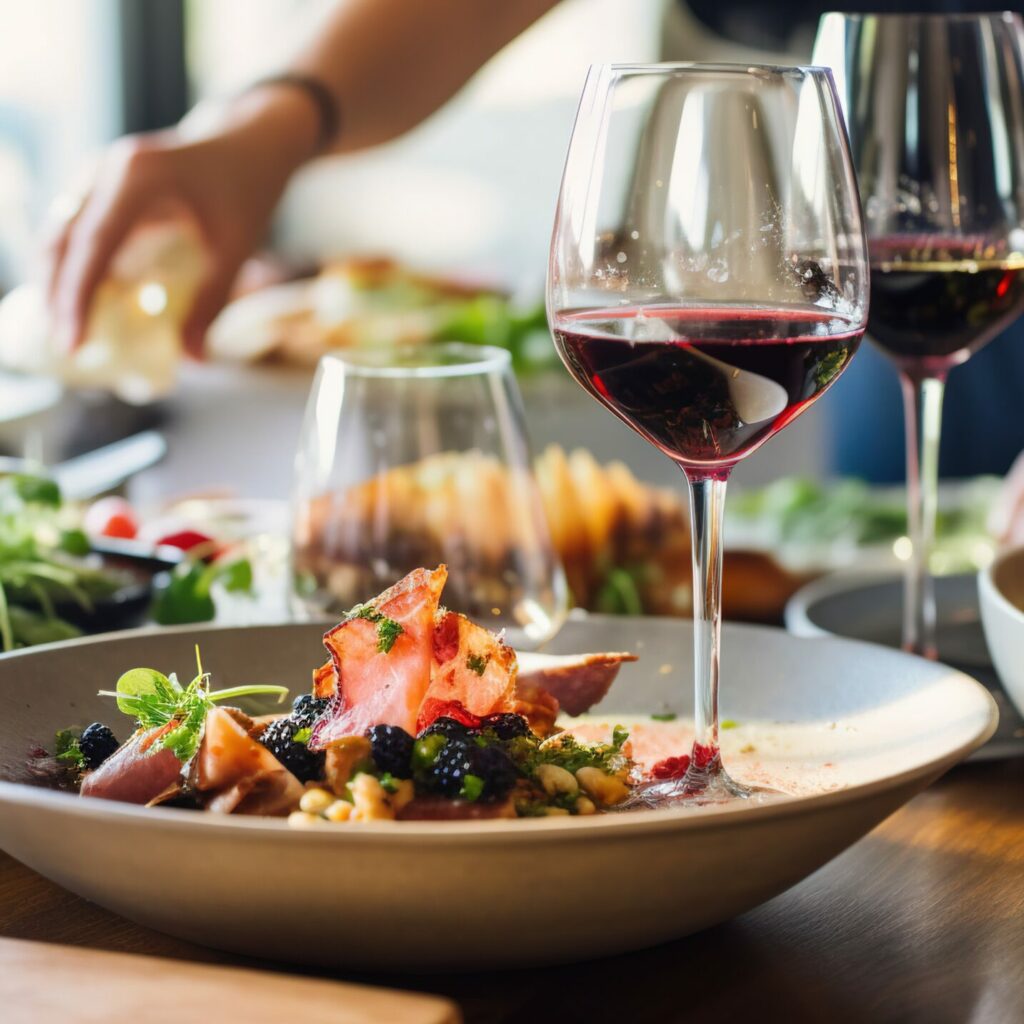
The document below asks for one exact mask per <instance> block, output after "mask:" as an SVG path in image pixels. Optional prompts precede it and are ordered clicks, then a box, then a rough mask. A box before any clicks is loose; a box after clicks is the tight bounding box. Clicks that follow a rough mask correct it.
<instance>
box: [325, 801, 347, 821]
mask: <svg viewBox="0 0 1024 1024" xmlns="http://www.w3.org/2000/svg"><path fill="white" fill-rule="evenodd" d="M352 810H353V808H352V805H351V804H350V803H349V802H348V801H347V800H335V801H334V803H333V804H331V805H330V807H328V808H327V809H326V810H325V811H324V817H325V818H326V819H327V820H328V821H348V819H349V818H351V817H352Z"/></svg>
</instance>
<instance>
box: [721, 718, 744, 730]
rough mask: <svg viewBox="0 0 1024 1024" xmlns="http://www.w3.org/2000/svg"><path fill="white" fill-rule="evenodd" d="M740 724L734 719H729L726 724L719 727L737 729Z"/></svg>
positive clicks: (723, 723)
mask: <svg viewBox="0 0 1024 1024" xmlns="http://www.w3.org/2000/svg"><path fill="white" fill-rule="evenodd" d="M739 724H740V723H739V722H737V721H735V720H734V719H732V718H727V719H726V720H725V721H724V722H722V724H721V725H720V726H719V728H720V729H735V728H736V727H737V726H738V725H739Z"/></svg>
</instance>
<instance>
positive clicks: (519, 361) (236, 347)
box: [207, 258, 555, 370]
mask: <svg viewBox="0 0 1024 1024" xmlns="http://www.w3.org/2000/svg"><path fill="white" fill-rule="evenodd" d="M434 340H443V341H464V342H469V343H476V344H488V345H498V346H500V347H502V348H507V349H508V350H509V351H510V352H511V354H512V357H513V361H514V362H515V365H516V367H517V369H520V370H529V369H533V368H540V367H543V366H550V365H552V364H553V363H554V362H555V355H554V351H553V349H552V348H551V340H550V337H549V335H548V331H547V321H546V319H545V316H544V306H543V303H540V302H536V303H533V304H530V305H529V306H526V307H520V306H518V305H517V304H516V303H514V302H513V301H511V300H510V299H509V297H508V296H507V295H506V294H505V293H504V292H502V291H501V290H500V289H497V288H493V287H489V286H487V285H481V284H479V283H475V282H470V281H465V280H459V279H456V278H452V277H440V276H437V275H430V274H423V273H420V272H418V271H415V270H413V269H411V268H409V267H405V266H402V265H401V264H399V263H397V262H395V261H394V260H390V259H384V258H351V259H347V260H339V261H335V262H333V263H329V264H327V265H326V266H324V267H323V268H322V269H321V271H320V272H319V273H318V274H317V276H316V277H313V278H308V279H304V280H299V281H291V282H288V283H285V284H276V285H271V286H270V287H267V288H263V289H261V290H259V291H255V292H252V293H250V294H248V295H245V296H242V297H241V298H238V299H236V300H235V301H234V302H232V303H231V304H230V305H229V306H228V307H227V308H226V309H225V310H224V311H223V312H222V313H221V315H220V316H219V317H218V318H217V320H216V321H215V322H214V324H213V327H212V328H211V330H210V334H209V337H208V339H207V343H208V345H209V348H210V352H211V354H212V355H213V356H214V357H219V358H222V359H228V360H236V361H237V360H244V361H247V362H255V361H275V362H286V363H293V364H297V365H300V366H309V367H314V366H316V364H317V361H318V360H319V359H320V357H321V356H322V355H324V354H325V353H327V352H331V351H335V350H337V349H347V348H366V347H379V346H388V345H403V346H406V345H420V344H426V343H428V342H430V341H434Z"/></svg>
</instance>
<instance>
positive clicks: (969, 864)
mask: <svg viewBox="0 0 1024 1024" xmlns="http://www.w3.org/2000/svg"><path fill="white" fill-rule="evenodd" d="M756 856H757V851H756V850H751V857H756ZM111 867H112V869H113V870H116V865H112V866H111ZM495 927H500V922H495ZM0 934H2V935H7V936H12V937H17V938H25V939H41V940H46V941H50V942H62V943H72V944H78V945H85V946H92V947H96V948H100V949H111V950H124V951H129V952H136V953H147V954H157V955H162V956H170V957H178V958H182V959H187V960H207V961H213V962H228V963H240V964H244V963H248V964H252V961H246V960H245V959H244V958H241V957H234V956H231V955H229V954H225V953H218V952H217V951H214V950H207V949H203V948H200V947H198V946H193V945H190V944H188V943H185V942H181V941H179V940H177V939H172V938H169V937H167V936H164V935H160V934H158V933H156V932H152V931H149V930H147V929H145V928H141V927H139V926H138V925H135V924H132V923H131V922H129V921H126V920H124V919H122V918H119V917H116V916H115V915H113V914H111V913H109V912H107V911H105V910H102V909H100V908H99V907H96V906H94V905H92V904H90V903H87V902H86V901H84V900H81V899H79V898H78V897H76V896H72V895H71V894H69V893H67V892H65V891H64V890H62V889H60V888H58V887H57V886H56V885H54V884H52V883H51V882H48V881H46V880H45V879H43V878H41V877H40V876H39V875H36V874H35V873H33V872H32V871H29V870H28V869H27V868H25V867H23V866H22V865H21V864H19V863H17V862H16V861H14V860H12V859H11V858H9V857H7V856H6V855H3V854H0ZM262 966H266V967H268V968H273V965H270V964H265V965H262ZM275 969H280V968H275ZM345 977H347V978H351V979H352V980H359V981H367V982H370V983H379V984H385V985H392V986H396V987H403V988H412V989H420V990H422V991H433V992H437V993H440V994H443V995H447V996H449V997H451V998H453V999H455V1000H456V1001H457V1002H458V1003H459V1004H460V1005H461V1007H462V1009H463V1013H464V1014H465V1017H466V1020H467V1021H469V1022H476V1021H480V1022H486V1024H502V1022H513V1021H515V1022H518V1021H530V1022H531V1024H532V1022H538V1024H539V1022H542V1021H547V1020H552V1021H558V1022H559V1024H571V1022H575V1021H581V1022H582V1021H585V1022H587V1024H593V1022H597V1021H606V1020H607V1021H616V1022H631V1024H646V1022H652V1024H655V1022H656V1024H665V1022H671V1021H681V1020H686V1021H713V1022H714V1024H726V1022H732V1021H744V1022H750V1024H762V1022H765V1024H767V1022H773V1021H777V1020H778V1021H786V1022H790V1024H795V1022H801V1021H813V1022H818V1021H829V1022H837V1021H871V1022H872V1024H878V1022H886V1021H893V1022H896V1021H899V1022H913V1021H922V1022H923V1021H927V1022H928V1024H943V1022H947V1021H948V1022H951V1024H952V1022H957V1024H959V1022H966V1021H971V1024H1004V1022H1006V1024H1016V1022H1020V1021H1024V759H1017V760H1014V761H1003V762H996V763H986V764H972V765H965V766H962V767H960V768H957V769H956V770H954V771H953V772H952V773H950V774H949V775H948V776H946V778H945V779H943V780H942V781H940V782H939V783H938V784H936V785H935V786H933V787H932V788H931V789H929V790H928V791H927V792H925V793H923V794H922V795H921V796H919V797H918V798H917V799H916V800H914V801H913V802H912V803H910V804H909V805H907V806H906V807H905V808H903V809H902V810H901V811H899V812H898V813H896V814H895V815H893V816H892V817H891V818H890V819H889V820H888V821H886V822H884V823H883V824H882V825H880V826H879V827H878V828H877V829H875V831H874V832H872V833H871V834H870V835H869V836H867V837H866V838H865V839H863V840H861V841H860V842H859V843H857V845H856V846H854V847H853V848H852V849H850V850H848V851H847V852H846V853H844V854H842V855H841V856H840V857H838V858H837V859H836V860H835V861H833V862H832V863H831V864H829V865H827V866H826V867H825V868H823V869H822V870H821V871H819V872H818V873H817V874H816V875H814V876H813V877H811V878H809V879H808V880H807V881H805V882H803V883H802V884H801V885H798V886H797V887H796V888H794V889H792V890H790V891H789V892H787V893H784V894H783V895H782V896H779V897H778V898H776V899H774V900H772V901H771V902H770V903H767V904H765V905H764V906H763V907H760V908H758V909H757V910H754V911H751V912H750V913H749V914H745V915H743V916H742V917H739V918H737V919H736V920H734V921H732V922H729V923H728V924H724V925H720V926H718V927H717V928H712V929H710V930H708V931H706V932H703V933H702V934H700V935H695V936H692V937H690V938H688V939H684V940H682V941H680V942H675V943H672V944H670V945H667V946H661V947H658V948H656V949H652V950H647V951H645V952H640V953H634V954H630V955H626V956H620V957H614V958H611V959H607V960H599V961H592V962H589V963H584V964H579V965H575V966H568V967H557V968H547V969H542V970H529V971H519V972H514V973H513V972H509V973H494V974H476V975H456V976H451V975H447V976H445V975H434V976H425V977H409V976H403V977H395V976H390V975H357V974H351V975H349V974H346V975H345ZM687 1001H688V1002H689V1009H687ZM0 1016H2V1013H0ZM296 1019H297V1020H301V1008H298V1007H297V1008H296ZM41 1024H42V1022H41Z"/></svg>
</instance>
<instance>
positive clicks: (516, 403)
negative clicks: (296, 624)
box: [291, 344, 568, 649]
mask: <svg viewBox="0 0 1024 1024" xmlns="http://www.w3.org/2000/svg"><path fill="white" fill-rule="evenodd" d="M442 562H443V563H445V564H446V565H447V566H448V572H449V577H448V584H447V586H446V587H445V592H444V596H445V603H446V604H447V606H448V607H449V608H451V609H452V610H454V611H458V612H462V613H463V614H465V615H469V616H471V617H472V618H473V619H474V620H476V621H478V622H481V623H484V624H486V625H487V626H489V627H490V628H492V629H495V630H502V629H503V630H505V631H506V638H507V640H508V641H509V642H510V643H512V644H514V645H515V646H517V647H520V648H526V649H529V648H532V647H535V646H537V645H538V644H541V643H543V642H544V641H545V640H548V639H550V637H552V636H553V635H554V634H555V632H556V631H557V630H558V628H559V627H560V626H561V624H562V621H563V620H564V617H565V614H566V610H567V606H568V593H567V588H566V584H565V576H564V574H563V571H562V566H561V563H560V561H559V558H558V555H557V553H556V552H555V549H554V547H553V545H552V543H551V537H550V534H549V532H548V526H547V521H546V519H545V518H544V511H543V505H542V503H541V497H540V492H539V491H538V489H537V486H536V482H535V480H534V477H533V472H532V462H531V457H530V449H529V445H528V442H527V436H526V429H525V417H524V413H523V406H522V400H521V398H520V395H519V389H518V387H517V385H516V381H515V377H514V376H513V374H512V370H511V363H510V359H509V354H508V352H506V351H504V350H502V349H496V348H489V347H485V346H476V345H461V344H442V345H432V346H420V347H417V348H411V349H398V350H383V351H382V350H365V351H349V352H344V353H341V352H339V353H335V354H331V355H327V356H324V357H323V359H321V361H320V366H319V369H318V370H317V375H316V379H315V380H314V382H313V390H312V392H311V394H310V397H309V404H308V406H307V409H306V418H305V423H304V425H303V429H302V438H301V441H300V443H299V451H298V456H297V458H296V463H295V481H294V488H293V493H292V552H291V564H292V579H293V594H294V599H295V604H296V605H297V611H298V612H299V613H300V614H306V615H317V616H320V615H332V616H337V615H340V614H342V613H343V612H345V611H347V610H348V609H350V608H352V607H353V606H354V605H356V604H359V603H360V602H362V601H365V600H367V599H368V598H370V597H372V596H373V595H374V594H377V593H379V592H380V591H381V590H383V589H384V588H385V587H388V586H390V585H391V584H392V583H394V581H395V580H396V579H398V578H399V577H401V576H402V575H404V574H405V573H407V572H410V571H411V570H412V569H415V568H417V567H418V566H421V565H423V566H430V567H433V566H435V565H438V564H440V563H442Z"/></svg>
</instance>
